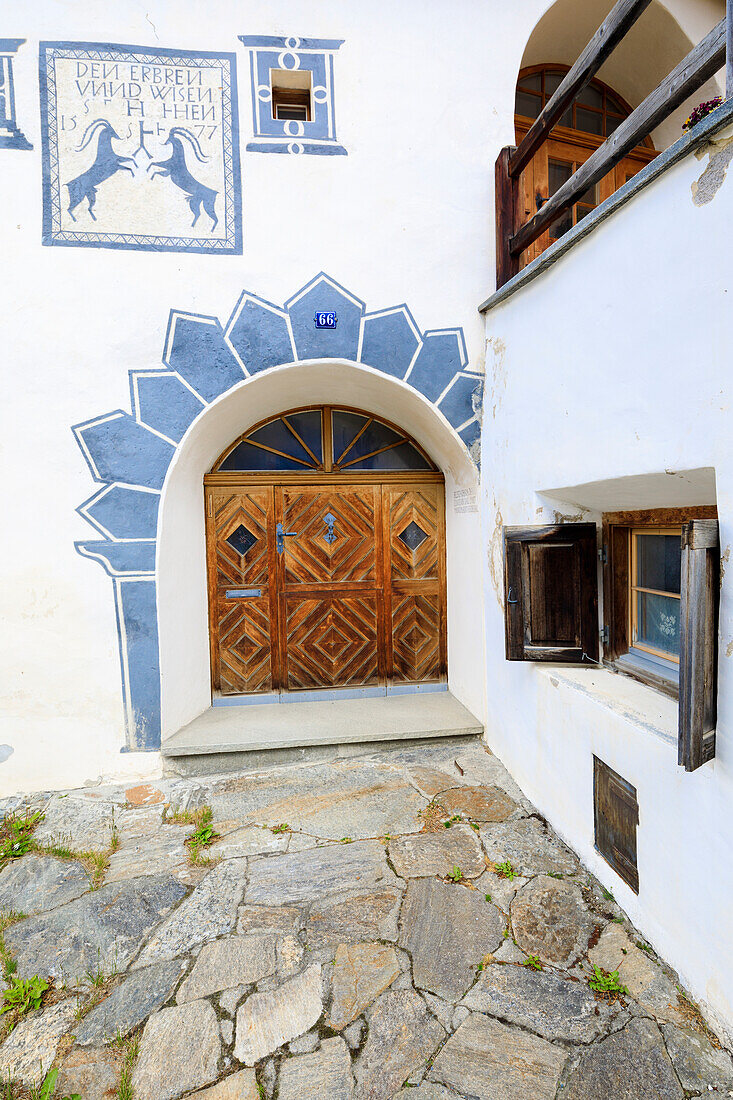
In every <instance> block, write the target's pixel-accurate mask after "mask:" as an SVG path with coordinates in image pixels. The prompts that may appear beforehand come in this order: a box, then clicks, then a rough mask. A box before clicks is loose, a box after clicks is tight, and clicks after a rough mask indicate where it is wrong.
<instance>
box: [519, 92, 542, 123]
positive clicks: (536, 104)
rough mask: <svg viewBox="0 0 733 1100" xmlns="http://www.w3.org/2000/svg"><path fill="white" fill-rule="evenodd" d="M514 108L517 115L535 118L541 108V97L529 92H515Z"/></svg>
mask: <svg viewBox="0 0 733 1100" xmlns="http://www.w3.org/2000/svg"><path fill="white" fill-rule="evenodd" d="M514 109H515V111H516V112H517V114H518V115H525V116H526V117H527V118H537V115H538V114H539V113H540V111H541V109H542V99H541V97H540V96H538V95H532V94H531V92H517V98H516V101H515V104H514Z"/></svg>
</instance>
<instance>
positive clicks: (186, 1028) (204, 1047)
mask: <svg viewBox="0 0 733 1100" xmlns="http://www.w3.org/2000/svg"><path fill="white" fill-rule="evenodd" d="M220 1055H221V1039H220V1036H219V1024H218V1021H217V1019H216V1014H215V1013H214V1009H213V1008H212V1007H211V1005H210V1004H209V1003H208V1001H192V1002H191V1004H186V1005H176V1006H175V1007H174V1008H164V1009H162V1010H161V1011H160V1012H156V1013H155V1014H154V1015H153V1016H151V1017H150V1019H149V1020H148V1022H147V1024H146V1025H145V1030H144V1031H143V1036H142V1040H141V1042H140V1054H139V1057H138V1060H137V1063H136V1065H135V1069H134V1071H133V1074H132V1088H133V1092H134V1096H135V1100H177V1097H179V1096H182V1095H183V1094H184V1093H185V1092H189V1091H190V1090H191V1089H197V1088H198V1089H200V1088H202V1086H204V1085H210V1084H213V1083H214V1081H216V1078H217V1077H218V1076H219V1057H220Z"/></svg>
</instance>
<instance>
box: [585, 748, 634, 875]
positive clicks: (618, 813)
mask: <svg viewBox="0 0 733 1100" xmlns="http://www.w3.org/2000/svg"><path fill="white" fill-rule="evenodd" d="M593 805H594V817H595V833H596V850H597V851H598V852H600V854H601V855H602V856H603V858H604V859H605V860H606V862H607V863H609V864H610V865H611V867H613V869H614V871H615V872H616V873H617V874H618V875H620V876H621V878H622V879H623V880H624V882H626V883H628V885H629V886H630V887H631V889H632V890H634V891H635V893H637V894H638V893H639V872H638V869H637V866H636V826H637V825H638V824H639V803H638V802H637V799H636V787H632V785H631V783H629V782H628V780H627V779H623V778H622V777H621V776H620V775H619V774H618V772H615V771H614V770H613V768H609V766H608V764H604V763H603V761H602V760H599V759H598V757H597V756H594V757H593Z"/></svg>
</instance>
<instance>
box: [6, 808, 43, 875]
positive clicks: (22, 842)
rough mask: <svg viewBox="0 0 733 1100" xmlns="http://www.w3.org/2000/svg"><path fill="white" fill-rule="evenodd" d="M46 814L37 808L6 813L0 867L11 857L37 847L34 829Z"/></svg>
mask: <svg viewBox="0 0 733 1100" xmlns="http://www.w3.org/2000/svg"><path fill="white" fill-rule="evenodd" d="M45 816H46V815H45V814H43V813H41V811H40V810H37V811H36V812H35V813H33V814H31V813H25V814H23V816H18V815H17V814H6V815H5V817H4V818H3V822H2V825H0V869H2V867H4V866H5V865H6V863H8V862H9V861H10V860H11V859H19V858H20V857H21V856H24V855H26V854H27V853H28V852H32V851H34V850H35V848H36V844H35V841H34V840H33V830H34V829H35V828H36V826H37V825H40V824H41V822H42V821H43V819H44V817H45Z"/></svg>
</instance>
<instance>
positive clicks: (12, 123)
mask: <svg viewBox="0 0 733 1100" xmlns="http://www.w3.org/2000/svg"><path fill="white" fill-rule="evenodd" d="M24 42H25V38H0V149H32V148H33V146H32V145H31V143H30V142H29V141H28V138H27V137H26V136H25V134H23V133H22V132H21V131H20V130H19V129H18V123H17V120H16V117H15V81H14V78H13V58H14V57H15V55H16V53H17V52H18V48H19V47H20V46H22V45H23V43H24Z"/></svg>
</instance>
